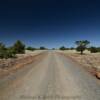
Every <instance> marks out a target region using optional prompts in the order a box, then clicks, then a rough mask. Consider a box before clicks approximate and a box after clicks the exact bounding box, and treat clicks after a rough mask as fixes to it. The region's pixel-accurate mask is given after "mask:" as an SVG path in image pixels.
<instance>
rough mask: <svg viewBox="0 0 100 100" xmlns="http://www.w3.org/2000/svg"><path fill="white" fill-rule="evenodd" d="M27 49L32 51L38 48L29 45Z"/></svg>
mask: <svg viewBox="0 0 100 100" xmlns="http://www.w3.org/2000/svg"><path fill="white" fill-rule="evenodd" d="M26 49H27V50H30V51H34V50H36V48H33V47H31V46H29V47H27V48H26Z"/></svg>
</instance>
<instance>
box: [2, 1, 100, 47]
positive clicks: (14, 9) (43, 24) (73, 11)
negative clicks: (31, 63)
mask: <svg viewBox="0 0 100 100" xmlns="http://www.w3.org/2000/svg"><path fill="white" fill-rule="evenodd" d="M17 39H21V40H22V41H23V42H24V43H25V44H27V46H28V45H31V46H33V47H39V46H46V47H49V48H52V47H59V46H62V45H65V46H66V47H71V46H74V42H75V41H76V40H81V39H87V40H89V41H91V45H96V46H100V0H2V1H0V41H2V42H4V43H5V44H7V45H11V44H13V43H14V42H15V41H16V40H17Z"/></svg>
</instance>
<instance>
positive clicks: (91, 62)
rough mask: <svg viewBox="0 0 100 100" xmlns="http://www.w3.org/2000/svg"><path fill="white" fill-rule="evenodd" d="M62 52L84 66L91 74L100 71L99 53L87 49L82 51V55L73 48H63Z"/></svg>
mask: <svg viewBox="0 0 100 100" xmlns="http://www.w3.org/2000/svg"><path fill="white" fill-rule="evenodd" d="M63 53H64V54H65V55H66V56H68V57H70V58H71V59H73V60H74V61H76V62H78V63H79V64H81V65H83V66H85V67H86V68H87V69H88V70H89V71H90V72H92V73H93V74H96V72H100V53H90V52H89V51H87V50H86V51H85V52H84V55H80V53H78V52H76V51H75V50H65V51H63Z"/></svg>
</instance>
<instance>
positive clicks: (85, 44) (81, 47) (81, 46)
mask: <svg viewBox="0 0 100 100" xmlns="http://www.w3.org/2000/svg"><path fill="white" fill-rule="evenodd" d="M75 44H76V45H77V47H76V48H74V47H71V48H66V47H65V46H61V47H60V48H59V49H60V50H76V51H78V52H80V54H81V55H83V52H84V51H85V50H89V51H90V52H91V53H97V52H100V47H94V46H91V47H89V44H90V41H88V40H80V41H76V42H75Z"/></svg>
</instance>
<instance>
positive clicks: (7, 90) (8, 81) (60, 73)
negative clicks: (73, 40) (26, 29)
mask: <svg viewBox="0 0 100 100" xmlns="http://www.w3.org/2000/svg"><path fill="white" fill-rule="evenodd" d="M0 100H100V81H99V80H97V79H96V78H95V77H94V76H92V75H90V73H88V72H86V71H85V70H84V69H83V68H82V67H81V66H79V65H77V64H76V63H74V62H72V61H71V60H69V59H68V58H66V57H65V56H63V55H60V54H59V53H57V52H55V51H48V52H47V53H46V55H45V56H44V57H42V58H40V60H39V61H36V62H33V63H32V64H29V65H26V66H25V67H23V69H21V70H19V71H17V72H15V73H12V74H11V75H9V76H7V77H5V78H3V79H0Z"/></svg>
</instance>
